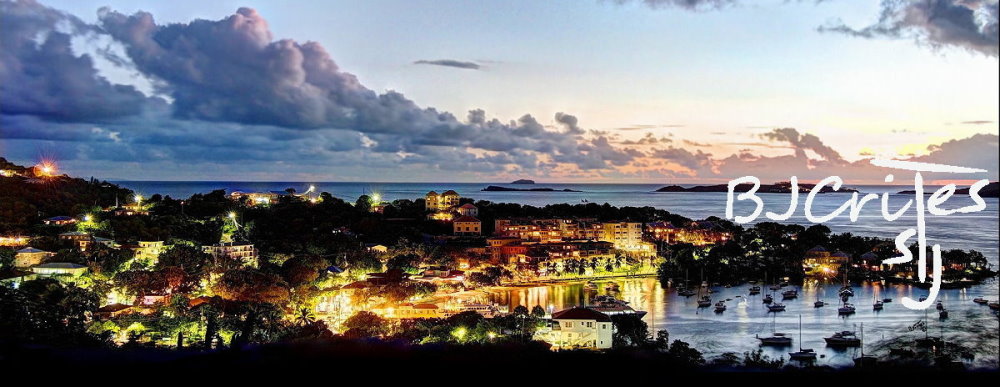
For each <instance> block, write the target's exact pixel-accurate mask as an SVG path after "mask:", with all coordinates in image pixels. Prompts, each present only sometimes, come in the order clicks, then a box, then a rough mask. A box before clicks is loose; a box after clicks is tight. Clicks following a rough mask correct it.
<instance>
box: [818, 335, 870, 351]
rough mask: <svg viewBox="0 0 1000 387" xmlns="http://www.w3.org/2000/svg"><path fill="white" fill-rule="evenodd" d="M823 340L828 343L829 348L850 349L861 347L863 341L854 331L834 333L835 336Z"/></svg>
mask: <svg viewBox="0 0 1000 387" xmlns="http://www.w3.org/2000/svg"><path fill="white" fill-rule="evenodd" d="M823 340H825V341H826V345H827V346H828V347H838V348H848V347H860V346H861V339H859V338H858V336H857V335H855V334H854V332H853V331H840V332H837V333H834V334H833V336H830V337H824V338H823Z"/></svg>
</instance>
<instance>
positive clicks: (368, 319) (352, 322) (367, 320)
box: [343, 310, 389, 339]
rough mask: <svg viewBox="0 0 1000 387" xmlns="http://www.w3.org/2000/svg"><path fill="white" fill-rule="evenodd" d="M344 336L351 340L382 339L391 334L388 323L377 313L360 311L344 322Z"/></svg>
mask: <svg viewBox="0 0 1000 387" xmlns="http://www.w3.org/2000/svg"><path fill="white" fill-rule="evenodd" d="M343 327H344V336H347V337H350V338H356V339H357V338H365V337H381V336H385V335H386V334H388V333H389V325H388V322H387V321H386V320H385V319H384V318H382V316H379V315H377V314H375V313H372V312H368V311H364V310H363V311H360V312H358V313H355V314H354V315H353V316H351V317H348V318H347V320H345V321H344V324H343Z"/></svg>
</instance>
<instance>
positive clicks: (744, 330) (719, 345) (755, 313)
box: [491, 278, 1000, 368]
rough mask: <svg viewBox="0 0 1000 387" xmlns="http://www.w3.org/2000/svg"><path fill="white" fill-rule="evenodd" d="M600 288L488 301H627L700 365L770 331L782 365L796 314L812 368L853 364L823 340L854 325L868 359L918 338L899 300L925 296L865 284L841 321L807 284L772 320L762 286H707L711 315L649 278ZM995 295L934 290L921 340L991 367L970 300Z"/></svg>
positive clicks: (994, 347) (983, 310) (509, 293)
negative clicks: (939, 340)
mask: <svg viewBox="0 0 1000 387" xmlns="http://www.w3.org/2000/svg"><path fill="white" fill-rule="evenodd" d="M607 282H609V281H601V282H598V286H597V289H585V288H584V285H583V282H576V283H567V284H553V285H547V286H539V287H523V288H511V289H503V290H500V291H495V292H493V293H491V298H492V301H493V302H496V303H499V304H501V305H507V306H509V307H510V309H511V310H512V309H513V308H514V307H515V306H518V305H524V306H526V307H528V308H529V309H530V308H532V307H534V306H535V305H541V306H542V307H544V308H545V309H546V310H547V311H550V312H551V311H558V310H562V309H565V308H569V307H572V306H579V305H586V304H587V303H588V300H590V299H591V298H592V297H593V296H594V295H597V294H612V295H615V296H616V297H618V298H619V299H623V300H625V301H628V302H629V303H630V305H632V306H633V307H634V308H635V309H639V310H645V311H647V312H648V313H647V314H646V316H645V317H644V318H643V320H644V321H646V323H647V324H650V330H651V331H653V330H663V329H665V330H667V331H668V332H669V334H670V340H675V339H676V340H682V341H686V342H688V343H690V344H691V345H692V346H693V347H694V348H697V349H698V350H700V351H702V352H703V353H704V354H705V356H706V358H711V357H713V356H717V355H719V354H721V353H723V352H736V353H739V354H742V353H743V352H746V351H751V350H755V349H757V348H761V347H760V346H759V342H758V340H757V339H755V338H754V335H757V334H759V335H761V336H767V335H770V334H771V329H772V328H771V326H772V324H774V326H775V330H776V331H777V332H783V333H786V334H788V335H790V336H792V337H793V338H794V343H793V345H792V346H791V347H787V348H770V347H763V349H764V353H765V354H767V355H769V356H772V357H777V356H782V357H784V358H785V359H786V360H787V358H788V352H791V351H795V350H797V349H798V347H799V334H798V321H799V315H801V316H802V346H803V347H804V348H812V349H814V350H816V352H817V353H818V354H819V355H820V358H819V359H817V362H816V364H818V365H831V366H849V365H853V359H854V358H855V357H858V356H859V355H860V350H859V349H856V348H852V349H846V350H834V349H830V348H827V347H826V343H825V342H824V340H823V338H824V337H828V336H830V335H832V334H833V333H834V332H837V331H842V330H852V331H860V328H861V324H862V323H863V324H864V339H865V348H866V354H871V353H872V352H875V353H874V354H875V355H885V350H877V348H879V347H881V345H880V344H885V343H886V340H890V339H893V338H896V337H900V336H904V337H910V338H917V337H922V336H923V335H924V333H923V332H922V331H912V332H911V331H909V330H908V328H909V327H910V326H911V325H913V324H914V323H916V322H917V321H919V320H921V319H923V318H924V312H923V311H914V310H910V309H907V308H906V307H904V306H903V305H902V302H901V301H902V298H903V297H904V296H909V297H911V298H914V299H916V298H919V297H920V296H923V295H926V294H927V290H923V289H919V288H915V287H912V286H908V285H893V284H889V285H881V284H879V283H873V284H865V285H863V286H855V288H854V290H855V296H854V297H852V298H851V299H850V301H849V302H851V303H853V304H855V306H856V307H857V313H855V314H854V315H851V316H847V317H842V316H838V314H837V307H838V305H839V299H838V297H837V291H838V290H839V289H840V284H838V283H833V284H822V283H816V282H811V283H806V285H805V286H803V287H801V288H799V287H797V286H796V287H794V288H796V289H800V291H799V297H798V298H797V299H791V300H783V301H782V300H781V295H780V292H776V293H775V295H774V297H775V300H776V302H782V303H784V304H785V305H786V307H787V310H786V311H785V312H778V313H776V314H774V313H769V312H768V310H767V308H766V306H765V305H764V304H763V303H762V302H761V298H762V297H763V294H766V293H767V292H768V289H767V287H766V286H765V287H764V289H763V290H764V293H762V294H760V295H756V296H747V294H748V289H749V285H743V286H738V287H732V288H724V287H718V286H717V287H712V288H711V289H712V290H713V291H714V292H715V293H713V294H711V297H712V300H713V303H714V302H715V301H719V300H726V299H729V301H727V302H726V306H727V310H726V311H725V312H723V313H715V311H714V309H713V308H701V309H699V308H698V307H697V297H682V296H678V295H677V294H676V293H675V292H674V291H673V290H664V289H663V288H662V287H661V286H660V283H659V281H657V280H656V279H655V278H635V279H621V280H615V281H613V282H616V283H617V284H618V285H619V288H620V291H618V292H608V291H606V290H605V289H604V284H605V283H607ZM786 289H788V288H786ZM783 290H784V289H783ZM997 293H998V289H997V283H996V281H990V282H987V283H985V284H983V285H979V286H975V287H972V288H968V289H954V290H941V293H940V294H939V296H938V300H941V301H942V302H943V304H944V306H945V308H946V309H947V310H948V311H949V314H950V316H949V318H948V319H946V320H943V321H942V320H940V319H938V314H937V310H935V309H933V308H932V309H930V310H928V311H927V318H928V326H929V327H930V329H929V331H928V334H930V335H932V336H940V335H941V334H942V333H943V334H944V337H945V340H946V341H949V342H954V343H960V344H962V345H964V346H966V347H970V348H975V349H976V359H975V361H974V363H973V365H975V366H985V367H992V368H996V367H997V355H998V351H1000V341H998V340H1000V336H998V320H997V315H996V313H994V312H992V311H990V310H989V308H988V307H987V306H985V305H979V304H976V303H974V302H972V299H973V298H976V297H979V296H983V297H986V298H988V299H991V300H995V299H996V298H997ZM873 296H877V297H878V299H882V298H892V302H890V303H886V304H885V309H884V310H882V311H874V310H873V308H872V303H873V300H874V298H873ZM817 299H821V300H824V301H826V302H827V305H826V306H824V307H821V308H815V307H814V306H813V303H814V302H815V301H816V300H817ZM858 333H859V334H860V332H858Z"/></svg>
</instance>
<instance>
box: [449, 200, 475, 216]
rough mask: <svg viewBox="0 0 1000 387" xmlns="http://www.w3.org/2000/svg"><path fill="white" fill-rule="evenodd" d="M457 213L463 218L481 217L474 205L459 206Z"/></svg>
mask: <svg viewBox="0 0 1000 387" xmlns="http://www.w3.org/2000/svg"><path fill="white" fill-rule="evenodd" d="M455 212H458V214H459V215H461V216H471V217H477V216H479V209H478V208H476V206H474V205H472V203H465V204H463V205H461V206H458V208H456V209H455Z"/></svg>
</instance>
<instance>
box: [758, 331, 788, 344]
mask: <svg viewBox="0 0 1000 387" xmlns="http://www.w3.org/2000/svg"><path fill="white" fill-rule="evenodd" d="M757 340H760V345H763V346H770V347H787V346H789V345H792V338H791V337H788V336H785V334H784V333H772V334H771V336H768V337H760V336H757Z"/></svg>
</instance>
